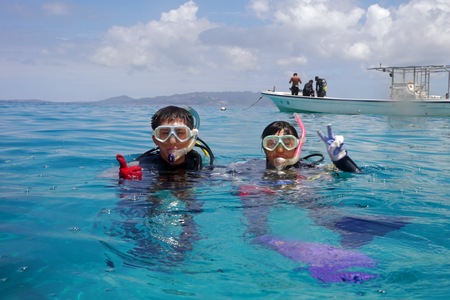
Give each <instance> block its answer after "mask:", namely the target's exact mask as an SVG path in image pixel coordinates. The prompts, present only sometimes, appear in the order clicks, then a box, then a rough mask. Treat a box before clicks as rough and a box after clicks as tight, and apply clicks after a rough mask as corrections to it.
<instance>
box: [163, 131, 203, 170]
mask: <svg viewBox="0 0 450 300" xmlns="http://www.w3.org/2000/svg"><path fill="white" fill-rule="evenodd" d="M197 136H198V129H192V138H191V142H190V143H189V145H188V146H187V147H186V148H182V149H176V150H173V151H171V152H170V153H169V155H168V157H167V160H168V162H169V163H170V164H173V163H174V162H176V161H177V160H179V159H180V158H181V157H183V156H184V155H186V154H188V153H189V152H190V151H191V150H192V149H194V146H195V143H196V142H197Z"/></svg>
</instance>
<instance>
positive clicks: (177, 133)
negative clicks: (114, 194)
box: [116, 106, 214, 180]
mask: <svg viewBox="0 0 450 300" xmlns="http://www.w3.org/2000/svg"><path fill="white" fill-rule="evenodd" d="M199 125H200V118H199V116H198V114H197V112H196V111H195V110H194V109H192V108H188V109H184V108H181V107H177V106H167V107H164V108H161V109H160V110H158V111H157V112H156V113H155V114H154V115H153V117H152V119H151V126H152V129H153V132H152V139H153V142H154V143H155V145H156V148H153V149H151V150H149V151H147V152H145V153H144V154H142V155H140V156H139V157H137V158H136V161H137V163H138V164H137V165H132V166H128V165H127V162H126V160H125V158H124V157H123V156H122V155H121V154H117V156H116V159H117V161H118V162H119V164H120V170H119V177H120V178H122V179H131V180H133V179H138V180H140V179H142V167H144V168H146V169H149V170H157V171H176V170H180V169H182V170H186V171H198V170H201V169H202V167H203V162H202V156H201V155H200V154H199V153H198V152H197V151H195V150H193V148H194V147H195V146H197V147H200V148H201V149H202V150H203V152H204V153H205V154H206V155H207V156H209V157H210V164H211V165H212V163H213V160H214V155H213V154H212V151H211V149H210V148H209V147H208V145H206V143H205V142H203V141H202V140H201V139H200V138H199V137H198V127H199Z"/></svg>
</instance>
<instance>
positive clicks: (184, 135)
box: [152, 125, 198, 143]
mask: <svg viewBox="0 0 450 300" xmlns="http://www.w3.org/2000/svg"><path fill="white" fill-rule="evenodd" d="M152 135H153V136H154V137H155V139H157V140H158V141H160V142H161V143H165V142H166V141H167V140H168V139H169V138H170V136H171V135H173V136H174V137H175V138H176V139H177V140H178V141H179V142H181V143H183V142H186V141H187V140H189V139H190V138H192V137H194V136H197V135H198V130H197V129H192V130H191V129H190V128H189V127H187V126H186V125H176V126H169V125H162V126H158V127H156V129H155V130H153V133H152Z"/></svg>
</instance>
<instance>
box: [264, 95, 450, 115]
mask: <svg viewBox="0 0 450 300" xmlns="http://www.w3.org/2000/svg"><path fill="white" fill-rule="evenodd" d="M261 94H262V95H263V96H265V97H267V98H269V99H270V100H271V101H272V102H273V103H274V104H275V105H276V106H277V107H278V109H279V110H280V111H282V112H303V113H327V114H348V115H361V114H376V115H390V116H450V101H449V100H403V101H400V100H398V101H397V100H388V99H351V98H332V97H323V98H321V97H307V96H293V95H291V94H290V93H285V92H272V91H267V92H261Z"/></svg>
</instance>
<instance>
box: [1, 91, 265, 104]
mask: <svg viewBox="0 0 450 300" xmlns="http://www.w3.org/2000/svg"><path fill="white" fill-rule="evenodd" d="M0 101H1V102H3V103H5V102H10V103H36V104H70V103H78V104H85V105H206V106H250V105H257V106H271V105H273V104H272V102H270V100H268V99H265V98H264V99H261V94H260V93H254V92H194V93H187V94H175V95H172V96H157V97H153V98H150V97H146V98H139V99H134V98H131V97H128V96H125V95H123V96H118V97H112V98H108V99H104V100H100V101H93V102H51V101H43V100H37V99H36V100H35V99H30V100H0Z"/></svg>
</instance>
